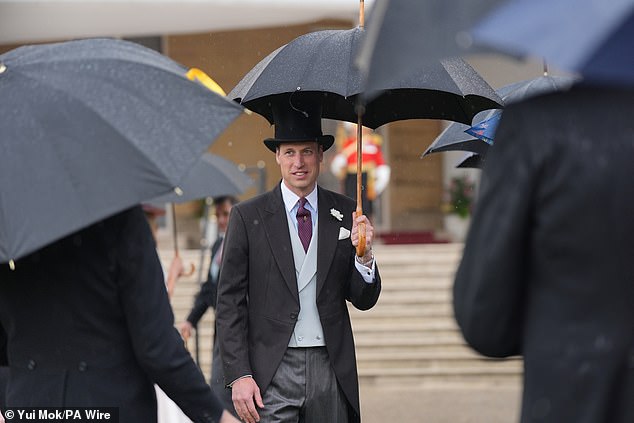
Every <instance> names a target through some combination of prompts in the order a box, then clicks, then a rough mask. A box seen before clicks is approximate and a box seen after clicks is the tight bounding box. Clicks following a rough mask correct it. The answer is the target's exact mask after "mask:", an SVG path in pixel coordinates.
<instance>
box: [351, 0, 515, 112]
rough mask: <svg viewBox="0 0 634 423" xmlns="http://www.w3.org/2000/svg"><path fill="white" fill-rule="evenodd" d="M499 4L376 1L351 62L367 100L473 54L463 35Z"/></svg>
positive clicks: (487, 0) (492, 0) (489, 0)
mask: <svg viewBox="0 0 634 423" xmlns="http://www.w3.org/2000/svg"><path fill="white" fill-rule="evenodd" d="M503 1H504V0H376V1H375V3H374V7H373V9H372V11H371V13H370V16H369V18H368V29H367V36H366V37H365V39H364V41H363V44H362V47H361V49H360V51H359V54H358V57H357V58H356V63H357V65H358V66H359V68H360V69H361V70H362V72H363V74H364V75H366V78H367V79H366V84H365V88H366V91H367V92H368V94H369V95H370V97H372V96H373V95H374V93H375V92H376V91H379V90H382V89H383V88H384V87H385V86H386V85H390V84H393V83H395V82H397V81H399V80H401V79H403V78H404V77H406V76H407V75H409V74H411V73H412V72H416V71H417V70H418V69H419V68H420V67H421V66H424V65H425V64H426V63H431V62H434V61H436V60H438V59H443V58H447V57H456V56H463V55H464V54H465V53H467V52H469V53H472V52H476V50H475V49H473V48H472V47H471V44H472V43H471V40H470V38H469V37H470V35H469V32H468V30H469V29H470V28H471V27H472V26H473V25H474V24H475V23H476V22H478V20H479V19H480V18H482V17H484V16H486V14H487V12H488V11H490V9H491V8H493V7H494V6H496V5H498V4H500V3H502V2H503ZM466 123H470V122H466Z"/></svg>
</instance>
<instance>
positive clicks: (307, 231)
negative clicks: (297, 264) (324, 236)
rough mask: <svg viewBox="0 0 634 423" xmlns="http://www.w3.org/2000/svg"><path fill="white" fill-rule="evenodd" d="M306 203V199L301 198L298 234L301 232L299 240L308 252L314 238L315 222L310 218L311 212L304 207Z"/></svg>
mask: <svg viewBox="0 0 634 423" xmlns="http://www.w3.org/2000/svg"><path fill="white" fill-rule="evenodd" d="M306 202H307V201H306V199H305V198H304V197H302V198H300V199H299V208H298V209H297V232H299V239H300V241H302V245H303V246H304V251H308V246H309V245H310V239H311V238H312V236H313V221H312V219H311V218H310V211H309V210H308V209H307V208H305V207H304V206H305V205H306Z"/></svg>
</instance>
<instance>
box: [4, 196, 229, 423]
mask: <svg viewBox="0 0 634 423" xmlns="http://www.w3.org/2000/svg"><path fill="white" fill-rule="evenodd" d="M0 281H2V283H0V326H1V327H2V328H3V329H4V330H5V331H6V344H5V345H6V348H7V357H8V364H9V369H10V370H9V372H10V375H9V385H8V390H7V406H9V407H64V406H73V407H117V408H118V410H119V421H120V422H121V423H138V422H144V423H146V422H147V423H152V422H156V420H157V415H156V397H155V393H154V388H153V383H156V384H158V385H159V386H160V387H161V389H163V391H165V392H166V393H167V395H169V397H170V398H172V400H174V401H175V402H176V403H177V404H178V406H179V407H180V408H181V409H182V410H183V411H184V412H185V413H186V414H187V416H188V417H189V418H190V419H191V420H192V421H194V422H218V421H220V422H222V423H225V422H229V423H231V422H237V420H236V419H235V418H234V417H233V416H231V414H230V413H228V412H227V411H223V407H222V405H221V404H220V402H219V401H218V399H217V398H216V397H215V396H214V394H213V393H212V391H211V388H210V387H209V386H208V385H207V384H206V383H205V380H204V377H203V375H202V373H201V372H200V369H199V368H198V366H196V363H194V361H193V360H192V358H191V356H190V355H189V353H188V352H187V350H186V349H185V347H184V345H183V342H182V339H181V338H180V335H179V333H178V331H177V330H176V329H175V328H174V326H173V324H174V317H173V314H172V311H171V308H170V305H169V302H168V298H167V292H166V289H165V285H164V280H163V272H162V269H161V265H160V262H159V259H158V256H157V254H156V250H155V247H154V241H153V238H152V234H151V232H150V229H149V227H148V224H147V222H146V220H145V217H144V215H143V212H142V210H141V207H140V206H138V207H134V208H131V209H128V210H126V211H123V212H120V213H117V214H115V215H114V216H111V217H109V218H106V219H104V220H102V221H100V222H98V223H95V224H93V225H91V226H90V227H88V228H85V229H82V230H80V231H78V232H76V233H74V234H71V235H69V236H67V237H65V238H63V239H61V240H59V241H57V242H54V243H52V244H49V245H48V246H46V247H44V248H42V249H40V250H38V251H36V252H34V253H32V254H30V255H28V256H26V257H24V258H22V259H20V260H18V261H17V262H16V266H15V270H13V271H12V270H10V269H9V266H7V265H2V266H0Z"/></svg>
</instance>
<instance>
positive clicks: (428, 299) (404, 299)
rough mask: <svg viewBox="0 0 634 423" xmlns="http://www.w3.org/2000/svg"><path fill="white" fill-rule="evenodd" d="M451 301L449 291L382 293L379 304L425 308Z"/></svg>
mask: <svg viewBox="0 0 634 423" xmlns="http://www.w3.org/2000/svg"><path fill="white" fill-rule="evenodd" d="M449 301H451V292H450V291H449V290H447V289H443V290H437V291H431V290H428V291H397V292H389V291H387V292H381V296H380V297H379V301H378V303H377V304H402V305H408V304H418V305H421V306H424V305H426V304H428V303H441V304H444V303H447V302H449ZM375 307H376V306H375Z"/></svg>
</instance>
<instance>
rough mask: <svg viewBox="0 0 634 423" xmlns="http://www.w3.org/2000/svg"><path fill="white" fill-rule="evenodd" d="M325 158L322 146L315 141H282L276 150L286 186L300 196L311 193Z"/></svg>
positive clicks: (276, 156)
mask: <svg viewBox="0 0 634 423" xmlns="http://www.w3.org/2000/svg"><path fill="white" fill-rule="evenodd" d="M323 158H324V152H323V151H322V147H321V146H320V145H319V144H318V143H316V142H314V141H307V142H299V143H287V142H284V143H281V144H280V146H279V147H278V148H277V150H276V152H275V160H276V161H277V164H278V165H280V172H281V173H282V179H283V180H284V183H285V184H286V186H287V187H288V188H289V189H290V190H291V191H293V192H294V193H295V194H297V195H298V196H300V197H304V196H306V195H308V194H310V193H311V191H312V190H313V189H314V188H315V183H316V182H317V177H318V176H319V165H320V164H321V161H322V160H323Z"/></svg>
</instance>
